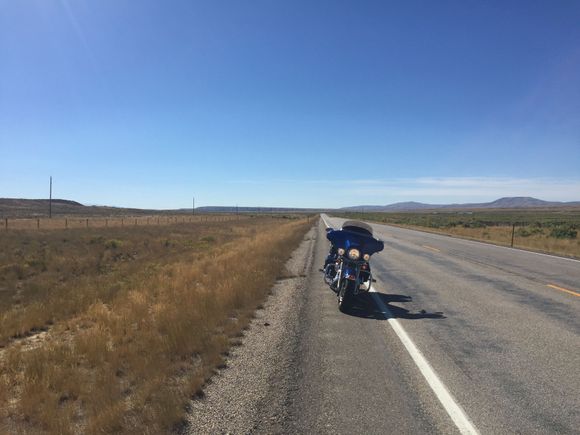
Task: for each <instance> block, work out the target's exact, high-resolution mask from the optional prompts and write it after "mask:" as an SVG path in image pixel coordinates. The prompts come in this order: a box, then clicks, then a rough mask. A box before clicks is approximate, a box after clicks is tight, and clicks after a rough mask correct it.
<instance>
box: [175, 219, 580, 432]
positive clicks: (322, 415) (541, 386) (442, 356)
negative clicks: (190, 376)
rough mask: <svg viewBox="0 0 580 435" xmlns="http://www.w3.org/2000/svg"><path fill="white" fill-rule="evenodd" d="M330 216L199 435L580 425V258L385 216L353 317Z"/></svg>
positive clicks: (232, 363) (222, 385)
mask: <svg viewBox="0 0 580 435" xmlns="http://www.w3.org/2000/svg"><path fill="white" fill-rule="evenodd" d="M324 220H326V221H328V222H329V223H330V224H331V225H333V226H335V227H338V226H340V223H341V222H342V220H341V219H334V218H328V217H327V216H323V220H321V221H320V222H319V223H318V225H317V227H315V228H313V230H312V231H310V233H309V234H308V235H307V236H306V238H305V240H304V242H303V243H302V245H301V247H300V248H299V249H297V250H296V251H295V252H294V253H293V255H292V259H291V260H290V262H289V264H288V265H287V267H288V270H289V271H290V274H291V276H293V277H294V278H290V279H286V280H282V281H280V282H279V283H278V284H277V286H276V287H275V288H274V290H273V293H272V296H270V298H269V299H268V301H267V302H266V304H265V307H264V309H262V310H258V312H257V314H256V319H254V321H253V322H252V326H251V327H250V329H249V330H248V332H247V334H246V335H245V337H244V340H243V345H242V346H239V347H237V348H235V349H234V350H232V353H231V355H230V357H229V358H228V361H227V364H226V366H227V367H226V368H225V369H223V370H221V371H220V372H219V373H218V374H217V375H216V376H215V377H214V378H213V379H212V382H211V383H210V385H208V386H207V387H206V388H205V393H206V394H205V395H204V397H203V398H201V399H196V400H194V401H193V402H192V406H191V413H190V416H189V418H188V421H189V426H188V427H187V430H186V431H185V433H189V434H191V433H195V434H198V433H208V434H209V433H212V434H213V433H268V434H270V433H308V434H310V433H332V434H385V433H393V434H433V433H444V434H448V433H482V434H504V433H520V434H535V433H580V412H579V410H580V403H579V400H580V376H579V374H578V369H579V368H580V316H579V313H580V297H579V296H577V294H580V262H575V261H571V260H566V259H561V258H556V257H550V256H544V255H537V254H533V253H528V252H523V251H518V250H513V249H506V248H500V247H495V246H491V245H486V244H481V243H476V242H470V241H465V240H460V239H453V238H449V237H445V236H440V235H434V234H429V233H422V232H417V231H412V230H405V229H400V228H394V227H388V226H384V225H373V227H374V229H375V234H376V236H378V237H379V238H381V239H382V240H384V242H385V249H384V251H383V252H381V253H379V254H377V255H375V256H373V258H372V260H371V264H372V267H373V272H374V275H375V278H376V279H377V282H376V283H374V284H373V292H371V293H368V294H364V295H362V296H360V297H359V299H358V301H357V302H356V304H355V305H354V307H353V308H352V309H350V310H349V311H348V312H347V313H341V312H340V311H339V310H338V308H337V303H336V296H335V294H334V293H333V292H332V291H331V290H330V289H329V288H328V286H326V285H325V284H324V282H323V277H322V273H321V272H320V271H319V268H320V267H322V265H323V262H324V258H325V256H326V254H327V252H328V247H329V243H328V241H327V240H326V237H325V234H326V232H325V230H324V229H325V224H324ZM548 285H553V286H554V287H548ZM570 292H572V293H570Z"/></svg>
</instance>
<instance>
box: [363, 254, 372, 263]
mask: <svg viewBox="0 0 580 435" xmlns="http://www.w3.org/2000/svg"><path fill="white" fill-rule="evenodd" d="M370 259H371V256H370V255H369V254H365V255H363V260H364V261H369V260H370Z"/></svg>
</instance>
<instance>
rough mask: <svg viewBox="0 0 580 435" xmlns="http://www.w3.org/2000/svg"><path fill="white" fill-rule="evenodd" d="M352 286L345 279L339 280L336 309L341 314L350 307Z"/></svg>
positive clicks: (352, 295) (352, 296)
mask: <svg viewBox="0 0 580 435" xmlns="http://www.w3.org/2000/svg"><path fill="white" fill-rule="evenodd" d="M353 285H354V283H352V282H351V281H349V280H347V279H343V280H341V282H340V284H339V291H338V295H337V299H338V309H339V310H340V311H342V312H345V311H346V310H348V308H349V307H350V306H351V305H352V299H353V298H354V294H353Z"/></svg>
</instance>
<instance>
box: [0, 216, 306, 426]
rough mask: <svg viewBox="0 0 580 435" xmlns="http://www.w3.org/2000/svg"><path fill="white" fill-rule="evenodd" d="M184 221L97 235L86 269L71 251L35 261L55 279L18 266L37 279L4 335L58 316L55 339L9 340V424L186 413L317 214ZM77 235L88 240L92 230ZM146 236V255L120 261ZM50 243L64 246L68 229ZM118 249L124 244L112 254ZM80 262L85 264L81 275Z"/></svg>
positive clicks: (1, 382)
mask: <svg viewBox="0 0 580 435" xmlns="http://www.w3.org/2000/svg"><path fill="white" fill-rule="evenodd" d="M183 227H187V228H180V227H178V226H176V227H175V228H174V229H173V230H172V231H168V230H167V228H166V229H165V234H164V235H163V237H161V236H162V234H161V233H160V231H161V230H160V229H155V230H156V231H157V232H153V234H149V237H147V236H144V235H143V234H129V235H128V234H125V233H123V234H107V236H106V237H105V240H104V241H103V242H102V243H101V242H99V243H100V245H99V246H101V247H100V248H98V249H97V248H95V249H93V248H92V247H91V246H90V243H89V247H88V248H87V246H85V248H86V249H87V251H86V252H85V253H86V255H80V254H79V255H78V256H77V257H78V258H77V259H76V261H71V262H70V263H75V267H76V269H75V267H72V266H71V265H70V264H68V265H66V263H65V264H63V263H62V262H61V261H59V260H58V258H60V257H62V256H66V257H67V258H70V257H69V256H68V255H70V253H69V254H68V255H67V254H65V253H64V252H61V253H60V254H59V255H58V256H56V257H54V258H53V257H51V256H48V258H49V260H48V261H47V263H46V265H45V267H44V271H38V270H36V269H35V271H36V274H37V275H42V274H45V275H46V278H48V281H47V283H48V284H46V285H40V284H39V283H36V281H35V278H34V277H35V276H37V275H35V274H31V275H28V271H25V272H24V273H20V274H19V273H18V271H16V272H14V271H12V269H10V270H11V272H10V273H12V275H11V276H20V278H19V280H18V282H21V283H22V282H26V283H27V284H29V285H28V286H25V285H22V286H21V289H20V290H22V289H23V288H25V287H26V289H27V291H26V292H24V293H22V292H21V294H20V296H19V297H20V298H21V300H20V301H19V302H18V304H17V306H10V304H6V303H5V304H4V306H3V307H2V310H3V311H0V312H1V313H2V321H3V322H5V323H4V324H3V325H6V326H7V327H8V328H11V329H10V330H11V332H10V333H7V334H4V335H8V336H9V335H10V334H12V335H14V333H15V332H16V333H19V334H24V333H26V331H30V328H31V327H36V328H38V327H43V326H44V327H45V326H46V323H47V321H48V322H52V323H53V325H52V326H51V329H50V331H49V333H47V334H46V335H45V338H44V340H42V341H37V342H35V343H34V344H31V342H30V340H27V339H24V340H16V341H12V342H11V343H10V345H9V346H8V347H6V348H5V349H4V350H3V351H2V355H1V357H0V387H2V388H0V409H1V410H0V421H5V422H6V423H5V427H4V428H2V426H0V431H1V430H2V429H4V430H7V431H20V432H43V431H44V432H58V433H75V432H76V433H78V432H83V433H110V432H117V431H120V432H135V433H159V432H163V431H168V430H170V429H171V428H172V427H173V425H175V424H176V423H178V422H179V421H180V419H181V417H182V415H183V411H184V406H185V404H186V403H187V401H188V398H189V397H191V396H192V395H194V394H196V393H199V392H200V391H201V388H202V386H203V384H204V383H205V382H206V380H207V379H208V378H209V377H210V376H211V375H212V373H213V372H214V370H215V369H216V367H219V366H220V365H222V364H223V355H224V353H225V352H226V350H227V348H228V346H229V345H230V341H231V340H233V341H234V342H235V340H236V337H237V336H239V334H240V331H241V330H243V329H244V328H245V327H246V326H247V324H248V322H249V320H250V318H251V316H252V313H253V311H254V310H255V309H256V307H257V306H258V305H259V304H260V303H261V302H262V301H263V300H264V299H265V297H266V295H267V293H268V291H269V289H270V287H271V285H272V284H273V282H274V280H275V277H276V276H277V275H279V273H280V271H281V270H282V268H283V265H284V263H285V261H286V260H287V258H288V256H289V254H290V252H291V251H292V250H293V249H294V248H295V247H296V246H297V244H298V243H299V241H300V240H301V239H302V237H303V234H304V233H305V231H306V229H307V228H308V224H307V223H306V222H304V221H303V220H293V221H285V222H281V221H280V220H273V219H256V220H247V221H244V222H239V223H234V224H232V223H231V222H230V223H227V224H226V223H224V224H213V226H212V227H211V228H208V227H206V226H203V228H198V229H191V228H189V226H183ZM258 228H259V231H258ZM168 233H171V234H168ZM30 237H31V238H32V239H33V236H30ZM45 237H49V235H45ZM78 237H81V238H83V237H84V239H83V240H84V241H85V243H86V242H87V239H86V237H90V235H86V234H84V235H83V234H79V236H78ZM160 237H161V238H160ZM32 239H31V240H29V241H28V243H32ZM161 239H165V241H169V244H168V246H166V243H165V242H164V243H159V242H160V241H161ZM111 240H115V241H116V242H115V243H111V242H110V241H111ZM186 241H187V243H186ZM146 242H147V243H146ZM66 243H69V242H66ZM55 244H56V245H55ZM81 245H83V244H82V243H81V244H78V245H76V248H75V249H73V251H74V250H77V251H82V250H81V249H80V246H81ZM111 245H116V248H111V247H110V246H111ZM137 245H139V246H140V247H141V248H142V249H139V250H137V251H136V252H137V254H134V256H135V259H133V260H127V261H123V260H116V261H115V260H113V258H124V257H118V254H119V253H121V252H123V253H125V254H127V253H134V252H135V251H133V249H135V248H136V246H137ZM34 246H35V247H39V246H43V244H42V242H40V243H39V244H38V246H37V245H34ZM44 246H46V247H47V249H48V250H49V251H51V249H54V246H60V245H59V243H58V237H56V238H55V239H51V240H50V241H49V242H47V243H46V245H44ZM83 246H84V245H83ZM168 247H173V249H169V248H168ZM114 249H117V250H119V251H120V252H117V253H116V254H115V255H113V256H112V257H111V256H110V254H107V255H105V254H106V253H107V252H110V251H111V250H114ZM165 249H169V251H165ZM32 251H34V249H32ZM26 252H29V251H26ZM115 252H116V251H115ZM23 254H24V252H23ZM95 254H96V257H97V258H95ZM103 256H107V258H108V260H107V261H104V262H103ZM0 264H2V263H0ZM11 264H13V263H11ZM16 264H18V263H16ZM56 265H59V267H60V268H61V269H60V270H59V271H56V269H55V268H56ZM109 266H110V267H109ZM41 269H43V268H41ZM77 269H80V270H83V271H84V272H86V273H82V272H81V273H80V274H79V276H74V275H73V276H71V271H72V270H77ZM103 271H104V272H103ZM62 276H64V277H65V278H66V279H65V280H64V283H65V284H63V286H61V287H59V277H61V278H62ZM33 283H36V285H32V284H33ZM4 284H5V282H4ZM4 284H3V285H4ZM111 286H113V287H111ZM16 294H18V292H16ZM87 294H88V295H87ZM68 298H72V300H73V301H74V303H73V302H67V299H68ZM60 303H63V304H64V305H65V306H66V308H65V309H60V308H59V304H60ZM53 310H55V311H56V312H57V313H56V314H55V313H54V312H53ZM32 325H34V326H32ZM38 325H41V326H38ZM2 330H4V329H2ZM5 340H6V337H5Z"/></svg>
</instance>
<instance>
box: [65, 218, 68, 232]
mask: <svg viewBox="0 0 580 435" xmlns="http://www.w3.org/2000/svg"><path fill="white" fill-rule="evenodd" d="M64 229H65V230H66V229H68V218H66V219H65V220H64Z"/></svg>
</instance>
